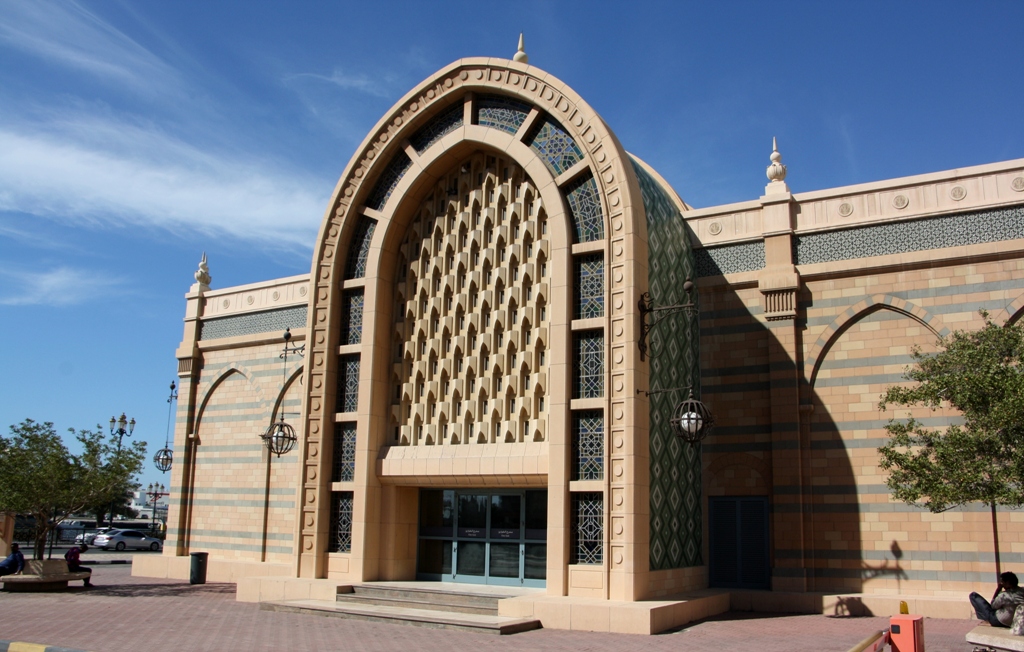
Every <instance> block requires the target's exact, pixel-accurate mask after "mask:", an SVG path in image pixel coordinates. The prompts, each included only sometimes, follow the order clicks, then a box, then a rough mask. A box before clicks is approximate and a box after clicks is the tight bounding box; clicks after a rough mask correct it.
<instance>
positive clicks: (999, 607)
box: [970, 572, 1024, 627]
mask: <svg viewBox="0 0 1024 652" xmlns="http://www.w3.org/2000/svg"><path fill="white" fill-rule="evenodd" d="M970 600H971V606H972V607H974V613H976V614H977V615H978V618H979V619H980V620H984V621H987V622H988V624H990V625H992V626H993V627H1009V626H1010V624H1011V623H1012V622H1013V613H1014V612H1015V611H1016V610H1017V607H1018V606H1020V605H1024V590H1021V588H1020V587H1019V586H1018V585H1017V576H1016V575H1015V574H1013V573H1010V572H1006V573H1000V574H999V585H998V586H997V587H996V592H995V594H994V595H993V596H992V603H991V604H989V602H988V600H986V599H985V598H983V597H981V596H980V595H978V594H977V593H972V594H971V597H970Z"/></svg>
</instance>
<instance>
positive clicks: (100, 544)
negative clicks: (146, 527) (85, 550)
mask: <svg viewBox="0 0 1024 652" xmlns="http://www.w3.org/2000/svg"><path fill="white" fill-rule="evenodd" d="M93 545H94V546H96V547H97V548H102V549H104V550H108V549H110V548H113V549H114V550H124V549H125V548H135V549H136V550H159V549H160V548H161V547H162V546H163V543H162V542H161V541H160V539H157V538H155V537H152V536H149V535H147V534H144V533H142V532H139V531H138V530H111V531H110V532H104V533H102V534H97V535H96V538H95V539H93Z"/></svg>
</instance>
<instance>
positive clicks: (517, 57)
mask: <svg viewBox="0 0 1024 652" xmlns="http://www.w3.org/2000/svg"><path fill="white" fill-rule="evenodd" d="M512 60H513V61H518V62H519V63H529V62H530V57H528V56H526V50H525V49H524V46H523V33H522V32H519V50H517V51H516V53H515V54H514V55H512Z"/></svg>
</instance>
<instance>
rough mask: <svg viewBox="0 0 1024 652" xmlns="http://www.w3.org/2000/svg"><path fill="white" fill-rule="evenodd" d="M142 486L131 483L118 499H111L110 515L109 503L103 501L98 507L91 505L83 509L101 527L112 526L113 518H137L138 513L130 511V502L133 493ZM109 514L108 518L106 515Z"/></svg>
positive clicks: (133, 496) (133, 495)
mask: <svg viewBox="0 0 1024 652" xmlns="http://www.w3.org/2000/svg"><path fill="white" fill-rule="evenodd" d="M141 486H142V485H140V484H139V483H137V482H132V483H130V484H129V485H128V487H127V488H126V489H124V490H123V491H122V492H121V493H120V494H119V497H116V498H114V499H113V505H114V513H113V514H110V505H111V501H109V500H108V501H103V502H101V503H99V504H98V505H93V506H92V507H88V508H86V509H85V513H86V514H91V515H92V516H93V517H95V518H96V524H97V525H103V524H104V523H109V524H113V522H114V517H115V516H123V517H125V518H138V517H139V512H138V511H137V510H134V509H132V507H131V504H132V500H133V499H134V498H135V493H134V492H135V491H137V490H138V489H139V488H140V487H141ZM108 514H110V518H109V519H108V518H107V515H108Z"/></svg>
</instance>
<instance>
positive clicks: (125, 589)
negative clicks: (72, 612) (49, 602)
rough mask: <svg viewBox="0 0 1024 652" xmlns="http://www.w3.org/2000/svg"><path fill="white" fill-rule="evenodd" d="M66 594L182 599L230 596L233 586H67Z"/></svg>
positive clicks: (226, 584)
mask: <svg viewBox="0 0 1024 652" xmlns="http://www.w3.org/2000/svg"><path fill="white" fill-rule="evenodd" d="M68 593H72V594H75V595H85V594H88V595H97V596H106V597H114V598H147V597H153V598H160V597H182V596H185V595H230V596H234V594H235V585H234V584H230V583H216V584H195V585H193V584H183V583H181V582H174V583H171V582H168V583H162V584H156V583H153V584H94V585H93V586H92V588H86V587H84V586H69V587H68Z"/></svg>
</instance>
